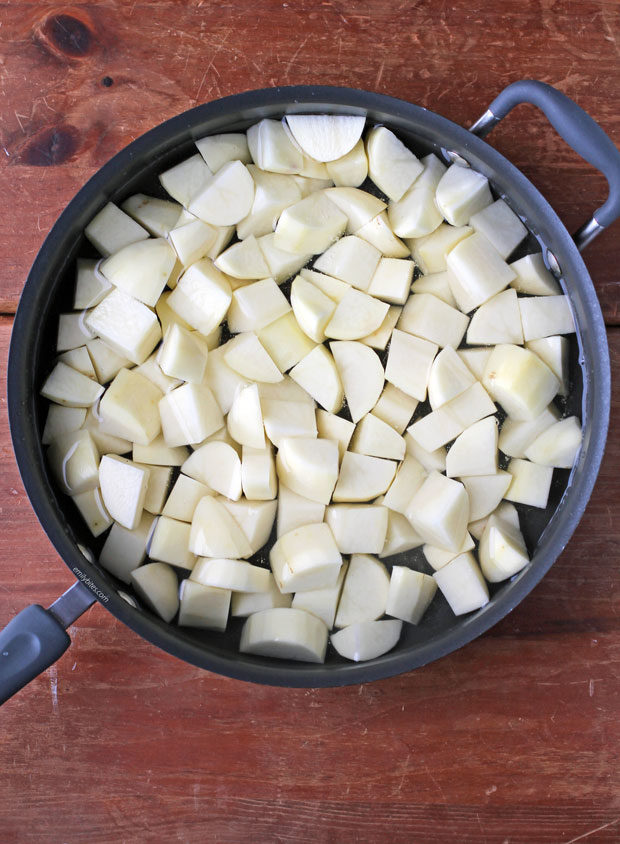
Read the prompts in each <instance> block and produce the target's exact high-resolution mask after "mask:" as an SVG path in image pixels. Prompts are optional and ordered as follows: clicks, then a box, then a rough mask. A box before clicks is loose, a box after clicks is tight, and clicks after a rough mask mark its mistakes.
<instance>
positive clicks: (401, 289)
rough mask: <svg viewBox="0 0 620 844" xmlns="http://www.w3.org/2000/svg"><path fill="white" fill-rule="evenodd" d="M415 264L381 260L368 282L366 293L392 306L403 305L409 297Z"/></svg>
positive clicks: (407, 261)
mask: <svg viewBox="0 0 620 844" xmlns="http://www.w3.org/2000/svg"><path fill="white" fill-rule="evenodd" d="M414 269H415V264H414V263H413V261H409V260H407V259H405V258H381V260H380V261H379V264H378V265H377V269H376V270H375V273H374V275H373V277H372V279H371V280H370V286H369V287H368V293H369V294H370V295H371V296H376V297H377V299H382V300H383V301H384V302H390V303H392V304H394V305H404V304H405V302H406V301H407V297H408V295H409V290H410V288H411V281H412V279H413V271H414Z"/></svg>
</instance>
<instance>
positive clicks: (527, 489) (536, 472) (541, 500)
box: [504, 457, 553, 509]
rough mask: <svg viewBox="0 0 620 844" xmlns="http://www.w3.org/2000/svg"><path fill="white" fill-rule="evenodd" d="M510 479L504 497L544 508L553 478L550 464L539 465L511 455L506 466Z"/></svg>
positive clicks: (518, 502)
mask: <svg viewBox="0 0 620 844" xmlns="http://www.w3.org/2000/svg"><path fill="white" fill-rule="evenodd" d="M507 472H508V473H509V474H510V475H511V477H512V480H511V482H510V486H509V487H508V490H507V492H506V494H505V495H504V498H506V500H507V501H515V502H516V503H517V504H529V505H530V506H531V507H540V508H541V509H544V508H545V507H546V506H547V502H548V500H549V490H550V489H551V480H552V478H553V467H552V466H540V465H539V464H538V463H531V462H530V461H529V460H522V459H521V458H520V457H513V458H512V460H511V461H510V463H509V464H508V466H507Z"/></svg>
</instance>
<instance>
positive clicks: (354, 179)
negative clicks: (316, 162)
mask: <svg viewBox="0 0 620 844" xmlns="http://www.w3.org/2000/svg"><path fill="white" fill-rule="evenodd" d="M326 166H327V172H328V174H329V177H330V179H331V180H332V181H333V183H334V184H335V185H336V187H350V188H357V187H359V186H360V185H361V184H362V183H363V182H365V181H366V177H367V176H368V158H367V156H366V150H365V149H364V142H363V141H362V139H361V138H360V139H359V141H358V142H357V143H356V144H355V146H354V147H353V149H351V150H349V152H347V154H346V155H341V156H340V157H339V158H336V159H335V160H334V161H328V162H327V165H326Z"/></svg>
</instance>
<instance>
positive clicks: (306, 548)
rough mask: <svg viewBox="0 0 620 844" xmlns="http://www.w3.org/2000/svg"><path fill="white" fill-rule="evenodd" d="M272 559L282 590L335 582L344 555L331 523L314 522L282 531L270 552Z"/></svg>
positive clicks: (295, 589) (300, 589)
mask: <svg viewBox="0 0 620 844" xmlns="http://www.w3.org/2000/svg"><path fill="white" fill-rule="evenodd" d="M269 562H270V564H271V570H272V571H273V576H274V577H275V579H276V583H277V584H278V588H279V589H280V591H281V592H304V591H305V590H307V589H322V588H323V587H325V586H332V585H333V584H334V583H335V582H336V580H337V579H338V574H339V572H340V567H341V565H342V557H341V555H340V551H339V550H338V546H337V545H336V542H335V540H334V536H333V534H332V532H331V530H330V528H329V525H326V524H314V525H303V526H301V527H298V528H295V529H294V530H292V531H289V532H288V533H285V534H283V535H282V536H281V537H280V538H279V539H278V540H277V541H276V543H275V544H274V545H273V547H272V549H271V551H270V552H269Z"/></svg>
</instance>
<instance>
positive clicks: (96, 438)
mask: <svg viewBox="0 0 620 844" xmlns="http://www.w3.org/2000/svg"><path fill="white" fill-rule="evenodd" d="M82 427H83V428H84V429H85V430H87V431H88V432H89V433H90V435H91V437H92V438H93V442H94V443H95V445H96V446H97V450H98V451H99V454H127V453H128V452H130V451H131V449H132V447H133V444H132V443H131V441H130V440H128V439H125V438H124V437H120V436H117V435H116V434H115V433H110V432H109V429H110V428H111V429H112V431H114V426H113V425H108V424H107V423H106V420H104V419H103V417H102V416H101V414H100V412H99V407H98V405H96V404H94V405H93V406H92V407H89V408H88V412H87V413H86V419H85V420H84V424H83V425H82Z"/></svg>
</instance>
